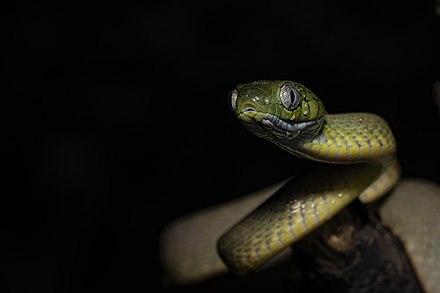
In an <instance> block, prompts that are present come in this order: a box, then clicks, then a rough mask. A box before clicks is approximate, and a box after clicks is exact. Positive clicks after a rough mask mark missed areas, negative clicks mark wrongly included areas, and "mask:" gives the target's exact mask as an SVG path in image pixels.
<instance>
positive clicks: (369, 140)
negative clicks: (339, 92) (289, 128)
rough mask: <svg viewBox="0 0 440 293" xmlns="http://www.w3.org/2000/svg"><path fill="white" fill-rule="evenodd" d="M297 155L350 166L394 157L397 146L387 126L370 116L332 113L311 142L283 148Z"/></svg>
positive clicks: (374, 116) (308, 140) (296, 143)
mask: <svg viewBox="0 0 440 293" xmlns="http://www.w3.org/2000/svg"><path fill="white" fill-rule="evenodd" d="M284 148H286V149H287V150H288V151H290V152H292V153H294V154H295V155H297V156H300V157H303V158H307V159H311V160H315V161H320V162H326V163H341V164H347V163H348V164H351V163H359V162H365V161H371V160H377V161H382V160H384V159H386V158H390V157H393V156H394V155H395V152H396V143H395V140H394V136H393V134H392V132H391V129H390V127H389V126H388V123H387V122H386V121H385V120H384V119H382V118H381V117H379V116H377V115H375V114H371V113H346V114H332V115H327V116H326V117H325V122H324V125H323V127H322V130H321V132H320V133H319V134H318V135H317V136H315V137H314V138H311V139H305V140H300V141H294V142H292V145H290V146H287V147H284Z"/></svg>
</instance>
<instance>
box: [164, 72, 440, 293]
mask: <svg viewBox="0 0 440 293" xmlns="http://www.w3.org/2000/svg"><path fill="white" fill-rule="evenodd" d="M229 102H230V108H231V109H232V110H233V111H234V113H235V115H236V116H237V118H238V119H239V120H240V121H241V122H242V123H243V125H244V126H245V127H246V128H247V129H249V130H250V131H251V132H252V133H254V134H255V135H257V136H259V137H262V138H265V139H267V140H269V141H271V142H273V143H275V144H277V145H278V146H280V147H281V148H283V149H285V150H287V151H288V152H290V153H293V154H294V155H297V156H299V157H302V158H305V159H309V160H315V161H319V162H324V163H329V164H323V166H322V167H319V168H318V169H317V170H316V171H314V172H312V173H309V174H306V175H304V176H302V177H301V178H300V180H295V179H297V178H294V180H291V181H290V182H289V183H288V185H289V186H288V187H287V188H284V189H282V191H280V192H278V193H276V194H275V195H274V196H272V197H270V198H269V199H268V200H266V201H265V202H264V203H263V204H262V205H260V206H259V207H258V208H256V209H255V210H254V211H252V212H251V213H249V214H248V215H247V216H246V217H244V218H243V219H242V220H241V221H239V222H238V223H234V222H235V221H237V220H239V219H240V218H241V217H242V216H244V215H245V213H247V212H250V211H251V210H252V209H253V208H254V207H255V206H257V205H258V204H259V203H260V202H261V201H263V200H264V199H266V198H267V195H264V196H263V195H256V196H254V197H250V198H248V199H245V200H243V203H241V204H238V203H231V204H226V205H224V206H220V207H216V208H211V209H209V210H207V211H204V212H201V213H198V214H196V215H193V216H190V217H187V218H186V219H183V220H182V219H181V220H179V221H176V222H175V223H174V224H172V225H170V226H169V227H168V229H166V230H165V232H164V233H163V236H162V243H163V245H162V246H163V250H162V251H163V252H162V260H163V263H164V264H165V266H166V267H167V268H168V271H170V272H171V273H170V275H174V277H175V279H179V278H181V279H182V282H183V283H184V282H185V280H184V279H185V277H182V275H185V274H187V276H188V279H191V278H193V279H197V278H198V277H200V279H203V278H205V276H208V275H211V274H212V275H215V274H217V273H219V272H221V271H225V270H226V268H225V266H224V265H223V263H222V261H221V260H220V258H219V257H218V256H217V255H216V253H215V249H214V248H215V245H217V249H218V253H219V254H220V255H221V258H222V260H223V262H224V263H226V265H227V267H228V268H229V269H230V270H232V271H234V272H235V273H238V274H243V273H247V272H250V271H253V270H255V269H256V268H258V267H260V266H261V265H262V264H263V263H265V262H266V261H267V260H269V259H270V258H272V257H273V256H275V255H276V254H278V253H279V252H280V251H282V250H283V249H284V248H286V247H288V246H290V245H291V244H293V243H295V242H296V241H298V240H299V239H301V238H302V237H303V236H305V235H306V234H308V233H310V232H311V231H313V230H314V229H316V228H317V227H319V226H321V225H322V224H323V223H325V222H327V221H328V220H329V219H331V218H332V217H333V216H334V215H335V214H337V213H338V212H339V211H340V210H341V209H343V208H344V207H346V206H347V205H348V204H349V203H351V202H352V201H354V200H355V199H356V198H359V199H360V200H361V201H362V202H363V203H369V202H372V201H375V200H376V199H378V198H380V197H381V196H383V195H384V194H386V193H387V192H389V191H390V189H391V188H392V187H394V186H395V185H396V183H397V181H398V179H399V173H400V170H399V164H398V162H397V159H396V156H395V153H396V143H395V140H394V137H393V134H392V132H391V130H390V128H389V126H388V124H387V123H386V121H384V120H383V119H382V118H380V117H379V116H377V115H374V114H370V113H348V114H328V113H326V111H325V109H324V106H323V104H322V102H321V101H320V100H319V99H318V98H317V97H316V95H315V94H314V93H313V92H311V91H310V90H309V89H308V88H306V87H305V86H303V85H301V84H299V83H296V82H291V81H256V82H252V83H248V84H242V85H238V86H237V87H236V88H235V89H234V90H233V91H232V92H231V95H230V100H229ZM436 193H438V190H437V189H435V188H434V189H433V192H431V194H436ZM266 194H267V193H266ZM270 194H271V193H270ZM415 196H416V195H415ZM253 199H255V202H253V201H252V200H253ZM246 200H247V204H248V205H249V206H248V208H249V209H251V210H246V207H244V206H245V205H246V203H244V202H245V201H246ZM406 200H407V201H409V199H408V198H407V199H406ZM430 200H431V201H432V203H431V205H430V207H427V211H426V214H428V215H427V216H423V215H419V216H420V219H421V220H420V226H418V228H419V229H422V228H424V229H431V230H432V232H433V233H431V235H433V236H432V239H434V238H435V239H434V240H432V239H429V240H428V241H426V243H425V246H424V248H420V249H419V250H420V253H425V254H426V253H428V254H429V255H430V258H431V262H430V264H426V263H422V264H420V263H421V262H424V259H425V256H423V255H422V256H420V253H417V249H414V247H413V246H414V245H413V244H414V243H416V242H417V241H412V242H411V240H409V242H407V243H410V244H409V245H408V246H409V248H408V250H410V251H411V253H412V254H413V257H412V258H411V259H412V260H413V263H414V265H415V267H416V269H417V272H418V275H419V278H420V279H422V281H423V283H424V287H425V289H427V290H428V289H429V290H430V291H432V292H434V291H435V290H438V289H437V288H439V286H440V284H439V282H440V281H439V279H440V277H439V274H440V264H439V262H440V253H439V252H437V249H435V246H434V245H435V244H434V243H435V242H436V241H438V242H436V243H437V244H440V241H439V240H440V239H439V238H440V220H438V217H435V216H434V214H435V213H437V215H438V208H439V207H440V197H435V196H434V197H433V198H432V199H430ZM394 205H395V208H397V206H398V205H401V203H399V202H398V203H394ZM389 206H390V204H388V205H387V206H386V207H385V208H384V209H383V210H386V211H387V212H386V213H385V214H386V215H385V216H384V218H385V219H388V222H390V225H393V223H397V222H399V221H400V222H406V221H402V220H401V218H402V217H401V214H400V215H398V216H396V215H395V214H396V213H395V211H394V209H393V208H390V207H389ZM410 210H411V207H410V208H409V211H408V212H410ZM234 212H235V214H239V215H238V216H234V217H231V216H230V215H231V213H234ZM401 212H402V209H401ZM209 217H211V218H209ZM434 218H436V219H434ZM233 221H234V222H233ZM208 223H209V224H208ZM218 223H220V224H218ZM198 225H199V226H198ZM396 225H397V226H399V225H400V227H398V228H396V233H397V234H399V233H400V234H401V235H400V236H401V237H408V236H407V235H404V234H414V233H412V232H408V231H406V230H405V229H407V228H405V227H406V226H408V225H406V224H399V223H397V224H396ZM405 225H406V226H405ZM411 225H412V224H411ZM426 225H431V227H426ZM191 226H192V229H193V230H194V231H197V234H198V239H197V237H187V234H188V231H189V230H190V229H191V228H190V227H191ZM231 226H232V227H231ZM402 227H403V228H402ZM416 228H417V225H416ZM203 229H205V230H203ZM212 230H216V232H208V231H212ZM226 230H227V231H226ZM185 231H186V232H185ZM225 231H226V232H225ZM402 231H403V232H402ZM405 231H406V232H405ZM179 233H180V234H179ZM203 234H206V235H203ZM207 235H209V236H207ZM220 236H221V237H220ZM176 237H179V238H178V239H179V240H177V238H176ZM409 237H410V238H411V235H410V236H409ZM190 238H191V239H190ZM218 238H219V240H218V242H217V239H218ZM173 240H174V241H173ZM176 240H177V241H179V248H177V247H176V248H174V249H173V248H172V246H173V244H170V243H171V242H176ZM431 240H432V241H431ZM185 241H188V243H187V244H186V243H185ZM174 245H177V244H174ZM188 246H190V247H191V248H188V249H187V250H184V251H182V249H186V248H185V247H188ZM430 249H432V250H433V251H434V250H436V252H435V253H431V251H427V250H430ZM175 251H179V253H177V252H175ZM207 251H209V252H207ZM205 252H206V253H205ZM411 253H410V254H411ZM183 254H186V255H187V256H186V257H182V255H183ZM190 255H191V256H190ZM189 259H191V260H192V262H191V261H189ZM197 261H198V262H199V263H196V262H197ZM167 264H169V265H167ZM194 267H197V269H198V270H199V272H197V273H194V274H193V273H192V272H189V271H193V268H194ZM173 272H174V273H173ZM191 274H193V275H191ZM202 275H203V276H204V277H201V276H202ZM434 288H436V289H434Z"/></svg>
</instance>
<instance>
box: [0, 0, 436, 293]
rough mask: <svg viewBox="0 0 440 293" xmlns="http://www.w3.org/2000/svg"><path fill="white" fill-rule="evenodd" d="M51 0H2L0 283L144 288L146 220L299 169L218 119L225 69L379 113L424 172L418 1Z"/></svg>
mask: <svg viewBox="0 0 440 293" xmlns="http://www.w3.org/2000/svg"><path fill="white" fill-rule="evenodd" d="M62 3H63V4H50V5H49V4H46V5H44V4H36V3H34V4H28V3H27V4H26V5H25V4H20V3H18V2H17V3H14V4H9V7H5V8H4V9H3V10H2V16H1V21H2V31H3V40H4V43H3V46H2V47H3V49H4V52H3V55H2V56H3V62H2V63H3V73H4V79H3V84H4V85H3V94H2V101H3V102H4V104H3V107H2V110H3V115H2V117H3V118H5V119H4V120H5V121H4V123H3V131H4V132H6V135H5V137H7V139H6V141H5V142H4V145H5V146H6V150H5V151H4V153H3V156H4V160H3V162H4V164H3V171H4V172H5V173H6V176H3V179H4V181H5V182H4V185H3V188H2V191H3V192H2V196H1V204H0V209H1V210H0V214H1V216H2V219H1V223H2V224H1V225H2V229H1V231H2V233H1V235H2V236H1V241H0V248H1V255H0V257H1V260H0V271H1V282H0V283H1V285H0V286H2V287H4V289H5V290H10V292H76V291H81V292H105V291H114V290H119V291H131V290H133V289H135V288H137V289H138V290H139V291H144V290H149V289H151V288H160V284H161V281H160V278H161V270H160V265H159V261H158V253H157V251H158V242H157V240H158V237H159V232H160V229H161V228H162V227H163V225H165V224H166V223H167V222H169V221H170V220H172V219H174V218H175V217H178V216H181V215H184V214H185V213H188V212H190V211H193V210H197V209H199V208H202V207H205V206H208V205H210V204H213V203H217V202H221V201H223V200H227V199H231V198H234V197H237V196H239V195H242V194H244V193H246V192H249V191H252V190H255V189H258V188H260V187H263V186H266V185H268V184H271V183H274V182H276V181H278V180H280V179H283V178H286V177H288V176H291V175H294V174H297V173H300V172H301V170H303V168H304V166H305V165H307V163H305V162H303V161H302V160H300V159H297V158H295V157H293V156H291V155H289V154H288V153H286V152H284V151H282V150H281V149H279V148H277V147H276V146H274V145H271V144H270V143H269V142H266V141H263V140H261V139H259V138H257V137H254V136H253V135H252V134H250V133H248V132H247V131H246V130H245V129H244V128H243V127H242V126H241V125H240V123H239V122H238V121H236V120H235V118H234V117H233V116H232V114H231V113H230V111H229V109H228V107H227V103H226V99H227V97H228V94H229V92H230V91H231V90H232V88H233V87H234V86H235V85H236V84H238V83H244V82H249V81H253V80H259V79H290V80H295V81H298V82H301V83H303V84H305V85H307V86H308V87H310V88H311V89H312V90H313V91H314V92H315V93H316V94H317V95H318V96H319V97H321V99H322V100H323V101H324V103H325V105H326V107H327V111H328V112H331V113H336V112H355V111H369V112H374V113H377V114H380V115H381V116H383V117H384V118H385V119H386V120H388V121H389V123H390V125H391V127H392V129H393V131H394V133H395V136H396V139H397V142H398V147H399V148H398V155H399V158H400V160H401V164H402V167H403V175H404V176H417V177H423V178H427V179H431V180H434V181H437V182H440V178H439V173H440V172H439V163H440V158H439V156H440V155H439V150H440V143H439V134H440V131H439V130H440V123H439V122H440V121H439V111H438V108H437V105H436V104H435V102H434V100H433V95H432V88H433V84H434V83H435V82H436V81H437V80H439V77H440V76H439V74H438V73H439V71H438V68H439V67H438V64H439V62H438V61H439V54H438V52H440V46H439V37H440V27H439V18H440V17H439V16H437V17H436V16H435V7H434V1H417V0H413V1H363V2H357V1H355V2H353V1H326V0H312V1H311V0H296V1H286V0H284V1H282V0H275V1H267V2H265V3H259V2H253V1H247V2H245V1H206V2H187V1H166V2H159V1H157V2H145V3H141V4H139V3H137V4H131V3H129V2H121V3H119V4H111V3H107V2H105V1H102V2H77V1H72V2H70V3H68V2H62ZM0 289H1V288H0ZM136 291H137V290H136ZM137 292H138V291H137Z"/></svg>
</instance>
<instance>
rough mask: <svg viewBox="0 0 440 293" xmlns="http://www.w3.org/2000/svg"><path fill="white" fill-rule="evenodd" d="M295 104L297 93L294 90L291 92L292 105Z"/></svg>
mask: <svg viewBox="0 0 440 293" xmlns="http://www.w3.org/2000/svg"><path fill="white" fill-rule="evenodd" d="M294 103H295V92H294V91H293V90H290V104H294Z"/></svg>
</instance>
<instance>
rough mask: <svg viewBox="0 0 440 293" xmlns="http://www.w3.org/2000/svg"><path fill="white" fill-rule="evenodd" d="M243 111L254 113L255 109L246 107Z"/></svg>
mask: <svg viewBox="0 0 440 293" xmlns="http://www.w3.org/2000/svg"><path fill="white" fill-rule="evenodd" d="M244 111H245V112H255V108H253V107H246V108H244Z"/></svg>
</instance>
